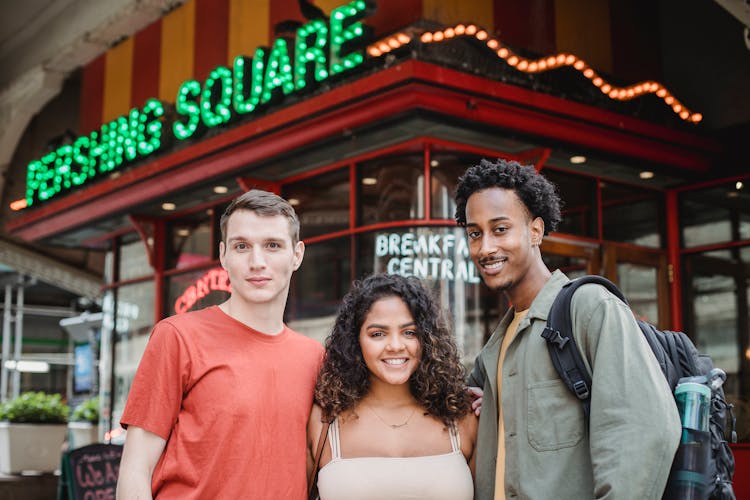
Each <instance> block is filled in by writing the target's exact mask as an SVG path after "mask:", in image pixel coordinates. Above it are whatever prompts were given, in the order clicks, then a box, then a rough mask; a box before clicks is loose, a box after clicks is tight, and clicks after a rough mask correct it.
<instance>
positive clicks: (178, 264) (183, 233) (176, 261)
mask: <svg viewBox="0 0 750 500" xmlns="http://www.w3.org/2000/svg"><path fill="white" fill-rule="evenodd" d="M212 224H213V210H212V209H211V210H201V211H199V212H194V213H192V214H189V215H186V216H184V217H180V218H179V219H175V220H172V221H170V223H169V225H168V226H167V233H168V235H169V236H168V238H167V244H168V245H169V246H168V247H167V253H166V261H167V262H166V267H167V268H178V269H179V268H183V267H190V266H193V265H196V264H200V263H203V262H207V261H209V260H211V256H212V255H211V254H212V250H213V234H212V232H211V230H212Z"/></svg>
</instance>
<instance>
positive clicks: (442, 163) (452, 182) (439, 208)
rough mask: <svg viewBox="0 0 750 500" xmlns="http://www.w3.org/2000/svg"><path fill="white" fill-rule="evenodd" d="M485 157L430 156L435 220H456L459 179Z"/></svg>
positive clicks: (431, 193) (440, 154)
mask: <svg viewBox="0 0 750 500" xmlns="http://www.w3.org/2000/svg"><path fill="white" fill-rule="evenodd" d="M482 158H483V157H482V156H478V155H470V154H445V153H435V154H432V155H430V175H431V176H432V181H431V184H432V186H431V188H430V189H431V191H430V200H431V205H432V206H431V207H430V215H431V216H432V217H433V218H435V219H454V218H455V216H456V202H455V199H454V194H455V192H456V185H457V184H458V178H459V177H460V176H462V175H463V174H464V172H466V169H467V168H469V167H471V166H473V165H477V164H479V162H480V161H481V159H482Z"/></svg>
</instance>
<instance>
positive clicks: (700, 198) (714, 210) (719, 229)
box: [680, 182, 750, 247]
mask: <svg viewBox="0 0 750 500" xmlns="http://www.w3.org/2000/svg"><path fill="white" fill-rule="evenodd" d="M746 184H747V182H745V183H744V184H743V183H736V182H732V183H727V184H722V185H719V186H714V187H711V188H707V189H701V190H697V191H690V192H687V193H682V194H681V195H680V221H681V223H682V227H683V231H682V237H683V241H684V244H685V247H695V246H700V245H713V244H716V243H721V242H728V241H733V240H746V239H750V210H748V207H750V189H748V187H747V186H746ZM738 186H740V189H737V187H738Z"/></svg>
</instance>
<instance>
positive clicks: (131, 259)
mask: <svg viewBox="0 0 750 500" xmlns="http://www.w3.org/2000/svg"><path fill="white" fill-rule="evenodd" d="M131 238H137V239H135V240H134V241H130V242H128V243H123V244H122V245H120V248H119V251H120V260H119V269H118V273H117V279H118V281H127V280H130V279H133V278H141V277H143V276H149V275H151V274H153V272H154V270H153V268H152V267H151V264H150V263H149V261H148V254H147V253H146V245H145V244H144V243H143V242H142V241H141V240H140V238H138V237H137V235H133V236H131Z"/></svg>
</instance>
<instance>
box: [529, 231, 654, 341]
mask: <svg viewBox="0 0 750 500" xmlns="http://www.w3.org/2000/svg"><path fill="white" fill-rule="evenodd" d="M542 258H543V259H544V262H545V264H547V267H549V268H550V269H560V270H562V271H563V272H564V273H565V274H566V275H567V276H568V277H569V278H575V277H578V276H582V275H584V274H599V275H602V276H604V277H606V278H608V279H610V280H611V281H613V282H614V283H615V284H617V285H618V286H619V287H620V288H621V289H622V291H623V293H624V294H625V296H626V297H627V298H628V301H629V302H630V306H631V308H632V309H633V311H634V312H635V314H636V315H637V316H638V317H639V318H641V319H645V320H647V321H649V322H651V323H653V324H655V325H658V326H659V327H660V328H667V326H668V324H669V286H668V284H669V281H668V280H669V276H668V272H667V270H668V267H667V258H666V255H664V254H663V253H662V252H660V251H658V250H648V249H643V248H634V247H632V246H625V245H617V244H611V243H609V244H604V245H600V244H598V243H594V242H588V241H579V240H574V239H570V238H564V237H559V236H549V237H547V238H545V239H544V242H543V243H542Z"/></svg>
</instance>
